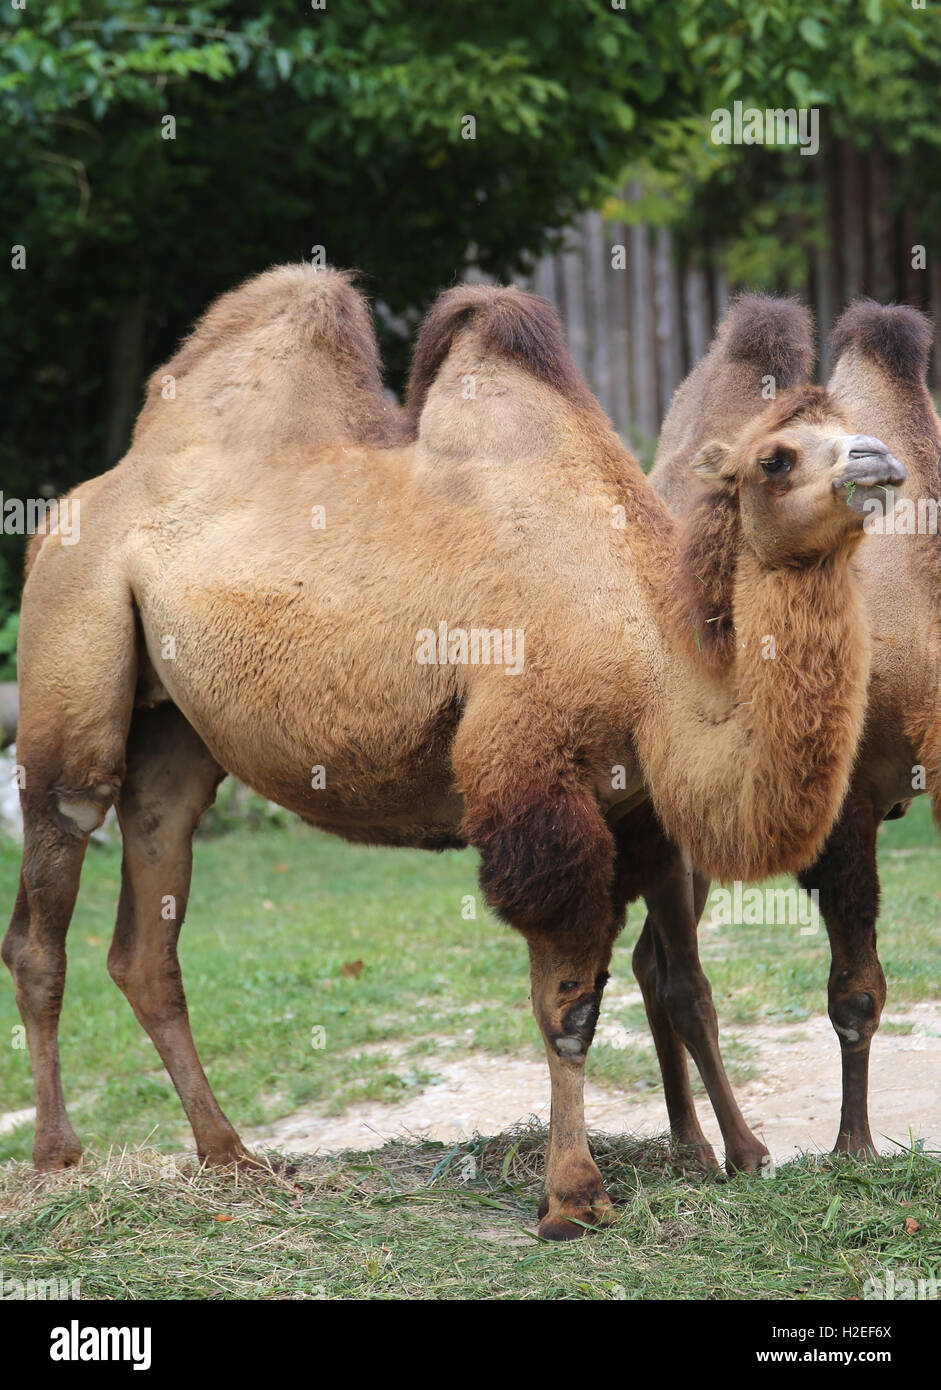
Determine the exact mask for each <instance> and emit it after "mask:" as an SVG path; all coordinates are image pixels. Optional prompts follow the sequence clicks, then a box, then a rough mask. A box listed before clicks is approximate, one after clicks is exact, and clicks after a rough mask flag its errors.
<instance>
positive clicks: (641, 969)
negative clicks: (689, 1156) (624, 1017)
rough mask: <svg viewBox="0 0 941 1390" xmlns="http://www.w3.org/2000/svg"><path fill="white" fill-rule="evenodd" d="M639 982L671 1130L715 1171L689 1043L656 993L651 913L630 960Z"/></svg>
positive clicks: (677, 1141) (714, 1157) (715, 1166)
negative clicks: (696, 1098)
mask: <svg viewBox="0 0 941 1390" xmlns="http://www.w3.org/2000/svg"><path fill="white" fill-rule="evenodd" d="M631 964H632V966H633V969H634V975H635V977H636V979H637V983H638V984H639V985H640V989H641V993H642V994H643V996H644V1009H645V1010H646V1013H647V1023H648V1024H649V1026H650V1032H651V1036H652V1037H653V1041H654V1047H655V1048H656V1049H657V1061H658V1062H659V1063H660V1076H661V1078H662V1080H663V1098H664V1100H665V1101H666V1107H667V1116H668V1117H669V1121H670V1133H671V1134H672V1135H673V1138H674V1140H675V1141H676V1143H677V1144H681V1145H682V1146H683V1148H686V1149H691V1150H692V1151H693V1152H694V1153H695V1154H696V1157H697V1158H698V1160H699V1162H700V1163H701V1164H702V1166H703V1168H705V1169H707V1170H708V1171H710V1172H714V1171H715V1170H716V1169H717V1168H718V1167H719V1160H718V1159H717V1158H716V1155H715V1150H714V1149H713V1147H712V1145H711V1144H710V1143H709V1140H708V1139H707V1138H706V1136H705V1134H704V1133H703V1129H702V1125H701V1124H700V1123H699V1116H698V1115H697V1113H696V1103H695V1101H694V1100H693V1091H692V1087H691V1086H690V1084H689V1066H688V1064H687V1052H686V1045H685V1043H684V1042H683V1039H682V1038H681V1037H680V1035H679V1033H677V1031H676V1029H675V1028H674V1027H673V1024H672V1023H671V1022H670V1016H669V1014H668V1013H667V1010H666V1007H665V1005H664V1003H663V1001H662V999H661V998H660V997H659V995H658V993H657V953H656V943H655V933H654V927H653V923H652V921H651V919H650V917H649V916H648V917H647V918H646V919H645V921H644V929H643V931H642V932H641V934H640V936H639V937H638V939H637V945H636V946H635V947H634V955H633V958H632V961H631Z"/></svg>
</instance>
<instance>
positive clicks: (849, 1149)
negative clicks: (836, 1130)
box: [833, 1130, 879, 1161]
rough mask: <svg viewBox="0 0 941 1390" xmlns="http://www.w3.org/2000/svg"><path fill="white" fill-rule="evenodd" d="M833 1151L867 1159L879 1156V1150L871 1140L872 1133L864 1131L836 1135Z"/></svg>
mask: <svg viewBox="0 0 941 1390" xmlns="http://www.w3.org/2000/svg"><path fill="white" fill-rule="evenodd" d="M833 1153H835V1154H845V1155H846V1157H847V1158H861V1159H866V1160H867V1161H868V1160H869V1159H872V1158H878V1157H879V1150H878V1149H877V1148H876V1146H875V1144H874V1143H873V1140H872V1135H871V1134H870V1133H869V1132H868V1130H867V1131H866V1133H865V1134H860V1135H855V1134H844V1133H841V1134H839V1135H838V1137H837V1141H836V1143H835V1144H834V1145H833Z"/></svg>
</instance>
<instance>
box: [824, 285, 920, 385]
mask: <svg viewBox="0 0 941 1390" xmlns="http://www.w3.org/2000/svg"><path fill="white" fill-rule="evenodd" d="M931 339H932V330H931V320H930V319H929V318H928V316H927V315H926V314H923V313H921V311H920V310H918V309H914V308H912V306H911V305H910V304H877V303H876V301H875V300H874V299H857V300H855V301H854V302H853V303H852V304H851V305H850V306H849V308H848V309H845V310H844V312H843V313H842V314H841V316H840V318H839V319H838V320H837V325H836V327H835V328H834V330H833V336H832V337H831V339H830V356H831V359H832V362H833V365H834V366H836V364H837V362H838V361H839V360H840V358H841V357H842V356H843V353H844V352H847V351H848V350H849V349H850V348H856V349H857V350H858V351H860V352H862V353H863V354H864V355H865V356H866V357H869V358H871V359H872V360H873V361H874V362H877V363H878V364H879V366H881V367H884V368H885V370H886V371H888V372H890V373H891V374H892V376H894V377H895V378H896V379H897V380H900V381H906V382H909V383H910V384H920V383H923V382H924V379H925V374H926V372H927V369H928V353H929V352H930V350H931Z"/></svg>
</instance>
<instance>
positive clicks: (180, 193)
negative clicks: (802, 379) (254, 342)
mask: <svg viewBox="0 0 941 1390" xmlns="http://www.w3.org/2000/svg"><path fill="white" fill-rule="evenodd" d="M14 3H16V0H14ZM619 3H620V0H539V3H538V4H535V3H532V4H530V3H527V4H522V3H521V2H520V0H517V3H513V0H474V3H472V4H471V3H465V2H462V0H458V2H457V3H454V4H447V5H441V4H438V3H434V0H325V8H323V9H314V8H313V7H312V6H310V5H307V4H305V3H304V0H262V2H261V3H260V4H246V3H244V2H243V0H203V3H201V4H199V5H193V6H183V5H167V6H164V5H141V4H140V3H138V0H48V3H41V0H22V4H23V8H20V9H17V8H13V7H12V5H7V6H4V7H3V10H2V11H0V113H2V116H3V118H4V120H3V125H4V135H3V137H2V141H0V178H2V185H3V208H4V215H5V227H6V234H7V240H8V244H9V246H10V247H11V248H12V247H15V246H22V247H24V248H25V254H26V268H25V269H19V270H14V269H10V270H8V272H7V273H5V274H4V275H3V276H2V277H0V312H2V313H3V315H4V319H5V321H6V322H7V323H8V324H9V325H11V328H12V331H11V332H10V333H9V334H8V336H7V340H6V342H5V344H4V345H3V347H2V348H0V380H2V385H3V388H4V393H5V397H6V398H7V399H8V400H9V402H10V404H9V406H8V408H7V412H6V424H7V430H6V431H5V442H4V443H3V444H2V445H0V478H2V480H3V486H4V488H5V489H6V491H7V492H8V494H9V493H20V494H23V493H27V494H34V493H35V492H36V491H39V490H42V489H45V490H46V491H58V490H60V489H62V488H65V487H67V486H69V485H71V484H72V483H73V482H75V481H76V480H77V479H79V478H81V477H84V476H88V475H91V474H94V473H96V472H99V471H101V469H102V468H103V467H105V466H108V465H109V464H110V463H112V462H113V461H114V459H115V458H117V457H118V456H119V455H120V453H121V451H122V449H123V446H124V443H125V441H126V438H127V434H128V431H129V428H130V425H131V423H132V420H133V416H134V413H135V411H136V407H137V404H138V402H139V399H140V386H141V382H142V379H143V376H144V375H145V373H146V372H147V371H148V370H149V369H150V368H152V367H153V366H154V365H155V364H156V363H157V362H159V361H160V360H161V359H162V358H163V357H165V356H166V355H168V354H169V352H170V351H171V350H172V348H173V345H174V343H175V341H176V340H177V338H178V337H179V335H180V334H181V333H182V332H183V331H184V330H185V328H186V327H187V326H188V324H189V323H190V322H191V321H192V319H193V318H194V316H195V315H196V314H197V313H198V312H199V311H200V310H201V309H202V308H203V307H204V306H205V305H206V304H207V302H208V301H209V300H210V299H211V298H212V297H213V296H214V295H216V294H217V293H219V292H220V291H222V290H224V289H226V288H229V287H231V286H232V285H233V284H235V283H237V282H238V281H239V279H240V278H242V277H244V276H245V275H248V274H251V273H253V272H256V271H258V270H260V269H263V268H264V267H265V266H267V265H270V264H272V263H273V262H277V261H281V260H290V259H296V258H299V257H305V256H310V255H311V252H312V248H314V247H316V246H323V247H324V248H325V252H326V256H327V257H328V259H329V260H330V261H331V262H333V263H335V264H338V265H352V266H357V267H359V268H360V269H361V270H363V271H364V272H365V277H366V278H365V287H366V289H367V291H368V292H369V293H371V294H373V295H374V296H375V297H376V298H377V300H378V301H380V309H381V314H380V322H381V327H382V330H383V332H384V334H385V339H386V341H385V344H384V347H385V350H386V355H387V358H388V360H389V362H390V365H391V368H392V377H393V380H394V382H396V383H398V382H400V381H401V378H402V374H403V372H404V368H405V365H406V358H407V338H408V330H409V326H410V324H411V323H412V322H413V320H414V317H415V315H416V314H417V313H418V312H419V311H420V310H421V309H422V308H423V307H424V306H425V305H426V304H427V302H428V301H429V300H430V298H431V297H432V296H433V295H434V294H435V293H436V292H437V291H438V290H439V289H441V288H442V287H443V286H445V285H447V284H449V283H451V282H452V281H453V280H454V279H455V278H456V277H459V276H460V275H461V274H462V273H463V272H464V271H465V270H466V268H467V267H468V266H469V265H472V264H473V265H478V266H480V267H481V268H483V269H484V270H485V271H488V272H490V273H492V274H494V275H497V276H501V277H506V276H509V275H512V274H514V273H515V272H517V271H518V270H519V269H521V268H524V267H525V266H526V265H527V264H528V263H529V262H530V261H531V260H532V258H533V257H535V256H536V255H538V254H539V253H540V252H542V251H543V250H544V249H545V248H546V247H547V246H548V245H549V244H551V242H552V240H553V238H554V237H555V236H556V235H557V229H559V228H564V226H565V225H566V223H568V222H569V221H570V220H571V218H572V217H573V216H574V215H575V214H576V213H577V212H579V211H580V210H581V209H583V208H585V207H587V206H591V205H596V206H597V205H599V204H600V203H601V202H602V200H603V199H604V198H605V197H606V196H609V195H610V194H611V192H612V190H614V189H616V188H617V187H618V186H619V180H620V179H621V177H622V176H623V173H624V171H625V169H626V168H627V167H628V166H630V165H640V167H641V168H642V169H643V171H644V174H645V177H646V178H647V181H648V184H649V188H650V190H651V197H652V198H653V201H654V202H655V203H656V202H657V201H658V200H659V205H658V209H657V211H658V214H659V215H660V216H661V217H662V218H663V219H664V220H672V221H674V222H676V223H678V224H679V225H681V226H683V227H685V228H686V229H687V231H688V233H689V234H690V235H691V236H694V237H695V236H698V235H700V234H701V233H702V231H703V229H704V228H706V227H707V226H713V225H722V224H725V225H726V226H728V225H733V226H736V227H738V228H739V229H741V228H743V227H744V228H746V229H748V231H749V236H752V235H753V236H754V241H753V242H750V245H751V246H752V247H753V248H757V252H756V254H757V255H758V257H759V259H760V258H761V257H762V256H770V257H771V258H772V259H773V257H774V256H775V254H777V249H778V248H776V240H777V238H776V235H775V231H776V225H775V219H774V215H773V212H772V213H771V214H769V212H768V207H769V206H770V207H771V208H772V209H773V208H774V207H775V205H776V202H777V203H780V202H781V201H782V200H783V201H784V203H787V202H788V200H790V201H791V203H794V201H795V199H796V200H797V202H798V204H799V202H800V198H801V196H802V195H801V194H800V192H799V190H800V187H801V182H800V181H801V177H802V176H803V175H804V174H805V173H806V170H805V169H803V168H802V167H801V166H802V165H806V164H807V163H808V162H809V161H805V160H801V159H799V158H798V157H796V156H795V155H793V154H790V155H787V156H782V157H781V159H780V161H778V165H777V166H776V168H777V173H776V174H775V175H774V176H772V177H771V178H770V179H769V177H768V175H767V174H764V175H763V176H762V178H763V182H762V183H761V186H760V188H759V186H758V183H757V181H752V182H751V183H750V182H749V178H748V169H749V167H753V166H749V165H748V163H747V161H748V151H743V150H741V149H736V148H728V147H726V148H722V149H717V148H716V147H715V146H712V145H711V144H710V142H709V139H708V132H709V113H710V112H711V111H712V110H713V108H715V107H716V106H721V105H727V104H729V103H730V102H731V101H732V100H734V99H736V98H738V99H741V100H743V101H745V102H746V104H756V105H761V106H764V105H774V106H783V105H788V104H794V103H797V104H817V105H820V106H821V107H823V108H825V111H826V118H827V121H828V123H829V128H830V130H831V131H832V132H833V133H834V134H836V135H839V136H845V137H848V138H850V139H853V140H854V141H856V143H858V144H860V145H862V146H865V145H867V144H871V143H874V142H879V143H880V144H881V145H882V146H883V147H884V148H886V149H887V150H888V151H890V152H891V154H892V155H893V156H894V157H895V166H896V170H897V188H896V196H897V197H899V198H902V199H904V198H908V199H911V200H913V204H914V203H917V206H918V207H919V209H921V210H922V211H923V212H924V214H925V217H926V220H927V221H928V222H930V223H931V229H929V230H930V235H932V236H933V235H934V233H933V226H934V225H936V224H937V221H938V216H937V214H938V211H939V208H938V179H937V176H936V175H937V149H938V143H939V140H941V133H939V129H938V126H937V122H936V119H935V110H934V105H935V102H936V93H937V86H938V76H939V71H941V29H939V19H938V7H937V5H936V4H935V3H934V0H926V9H924V10H921V9H917V8H915V7H914V6H913V5H910V4H908V3H907V0H770V3H769V2H768V0H673V3H671V4H666V5H665V4H663V3H662V2H661V0H623V8H615V6H616V5H618V4H619ZM467 116H473V118H474V121H475V123H476V130H475V132H474V134H475V138H473V139H467V138H464V137H465V135H466V134H467V133H468V132H467V123H466V122H465V120H464V118H465V117H467ZM168 118H172V122H173V123H174V125H175V128H172V133H173V134H174V135H175V138H172V139H171V138H165V137H166V136H167V135H168V134H169V133H171V126H170V123H169V122H168ZM743 171H744V172H743ZM795 190H797V192H795ZM758 193H760V195H761V196H760V197H758V196H757V195H758ZM769 199H770V202H769ZM760 209H761V210H760ZM762 219H763V220H762ZM752 224H754V225H752ZM925 239H926V240H929V239H930V237H929V236H928V235H926V237H925ZM780 249H781V250H782V252H783V250H784V248H780ZM11 254H12V253H11ZM792 254H793V250H792ZM746 263H747V259H746ZM0 540H2V541H3V543H4V544H6V543H7V538H5V537H4V538H0ZM4 557H5V558H4ZM4 564H5V565H6V572H5V573H4V571H3V570H2V566H3V565H4ZM15 571H16V563H15V561H14V559H12V558H11V556H10V554H9V546H7V549H6V550H4V549H3V546H2V545H0V586H3V585H4V584H5V585H6V587H7V589H8V590H9V589H11V588H12V587H13V586H14V585H15V579H14V578H12V576H13V575H14V574H15ZM3 607H4V604H3V601H2V598H0V614H2V611H3Z"/></svg>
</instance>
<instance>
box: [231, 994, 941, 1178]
mask: <svg viewBox="0 0 941 1390" xmlns="http://www.w3.org/2000/svg"><path fill="white" fill-rule="evenodd" d="M883 1021H884V1022H885V1023H887V1024H900V1025H905V1026H911V1027H912V1028H913V1032H912V1033H911V1034H910V1035H908V1036H905V1035H901V1034H898V1033H890V1032H887V1031H884V1030H883V1031H881V1032H880V1033H879V1034H878V1035H877V1037H876V1041H875V1043H874V1044H873V1049H872V1064H871V1083H870V1117H871V1121H872V1130H873V1135H874V1137H875V1139H876V1143H877V1144H878V1146H879V1147H880V1148H881V1149H882V1150H883V1151H884V1152H887V1153H888V1152H893V1151H897V1146H898V1145H899V1144H901V1145H904V1146H907V1145H908V1143H909V1135H910V1131H913V1132H914V1135H915V1137H916V1138H918V1139H923V1140H924V1141H925V1144H926V1146H927V1147H928V1148H930V1149H935V1150H939V1151H941V1084H939V1083H941V1003H938V1002H931V1003H925V1004H914V1005H912V1006H911V1007H910V1008H909V1009H907V1010H906V1012H905V1013H904V1014H895V1013H892V1014H888V1013H887V1014H886V1015H885V1016H884V1020H883ZM732 1036H738V1037H740V1038H742V1039H743V1040H744V1041H746V1042H748V1043H749V1044H750V1045H751V1047H752V1048H753V1050H754V1056H753V1059H752V1061H753V1065H754V1066H755V1068H756V1070H757V1072H758V1074H759V1075H758V1079H756V1080H755V1081H752V1082H749V1083H748V1084H747V1085H744V1086H740V1087H738V1088H737V1095H738V1100H739V1104H740V1105H741V1108H742V1110H743V1112H744V1114H745V1118H746V1120H747V1121H748V1123H749V1124H750V1125H751V1126H752V1128H753V1129H754V1131H755V1133H756V1134H758V1135H759V1136H760V1137H761V1138H762V1139H763V1140H764V1142H765V1143H766V1144H767V1145H768V1147H769V1148H770V1150H771V1152H772V1154H773V1156H774V1158H775V1160H776V1161H777V1162H779V1163H781V1162H784V1161H785V1160H786V1159H788V1158H792V1157H793V1156H794V1155H795V1154H797V1153H800V1152H804V1151H810V1152H814V1151H821V1152H826V1151H827V1150H829V1149H830V1148H831V1147H832V1145H833V1141H834V1139H835V1138H836V1132H837V1127H838V1125H839V1118H840V1050H839V1046H838V1044H837V1040H836V1037H835V1035H834V1032H833V1029H832V1028H831V1026H830V1022H829V1019H827V1018H826V1017H823V1018H815V1019H813V1020H809V1021H808V1022H806V1023H802V1024H800V1025H797V1026H781V1027H777V1026H771V1025H767V1024H766V1025H762V1026H760V1027H752V1028H737V1029H733V1028H725V1029H723V1037H724V1038H726V1039H728V1038H730V1037H732ZM434 1066H435V1071H436V1081H435V1083H434V1084H433V1085H429V1086H427V1087H426V1088H425V1089H424V1090H423V1091H422V1092H421V1093H420V1094H418V1095H416V1096H412V1097H411V1098H410V1099H408V1100H404V1101H401V1102H398V1103H392V1104H386V1103H383V1102H381V1101H364V1102H362V1103H361V1104H358V1105H353V1106H351V1107H350V1108H349V1109H348V1110H347V1111H346V1112H345V1113H344V1114H343V1115H340V1116H328V1115H324V1114H323V1113H322V1112H321V1111H319V1110H317V1109H310V1110H303V1111H298V1112H297V1113H296V1114H294V1115H289V1116H287V1117H286V1118H284V1119H282V1120H279V1121H277V1122H276V1123H275V1124H272V1125H265V1126H262V1127H260V1128H258V1129H256V1130H254V1131H252V1132H251V1133H249V1134H247V1135H246V1136H245V1137H246V1138H247V1139H249V1140H250V1141H251V1142H252V1143H254V1144H258V1145H262V1146H265V1147H269V1146H270V1147H271V1148H275V1149H278V1150H282V1151H286V1152H291V1153H317V1152H324V1153H329V1152H335V1151H337V1150H340V1149H373V1148H378V1147H379V1145H380V1144H382V1143H384V1142H385V1141H386V1140H387V1139H391V1138H401V1137H403V1136H412V1137H424V1138H428V1139H438V1140H442V1141H444V1142H446V1143H449V1142H456V1141H457V1140H459V1139H466V1138H469V1137H470V1136H471V1135H472V1134H473V1133H474V1132H475V1131H477V1132H478V1133H481V1134H498V1133H500V1132H502V1131H503V1130H505V1129H508V1128H509V1127H510V1126H512V1125H514V1124H516V1123H518V1122H519V1121H520V1120H521V1119H524V1118H526V1117H528V1116H530V1115H535V1116H536V1117H537V1119H539V1120H541V1121H542V1122H543V1123H548V1119H549V1078H548V1072H547V1069H546V1066H545V1063H543V1062H542V1061H540V1060H537V1059H535V1058H533V1059H530V1058H528V1057H496V1056H492V1055H490V1054H488V1053H475V1054H473V1055H471V1056H468V1057H461V1058H452V1059H448V1060H441V1061H435V1062H434ZM697 1107H698V1110H699V1115H700V1119H701V1120H702V1124H703V1128H704V1130H705V1131H706V1134H707V1135H708V1137H709V1139H710V1140H711V1141H712V1143H713V1144H714V1145H715V1147H716V1152H717V1153H718V1154H719V1155H720V1157H721V1152H722V1146H721V1138H720V1135H719V1128H718V1125H717V1124H716V1122H715V1119H714V1117H713V1115H712V1108H711V1106H710V1105H709V1102H708V1101H707V1100H705V1099H700V1100H699V1101H697ZM585 1110H586V1115H587V1118H588V1125H589V1128H590V1129H593V1130H597V1131H600V1132H602V1133H608V1134H623V1133H628V1132H629V1133H631V1134H637V1135H654V1134H659V1133H662V1132H663V1131H664V1130H665V1129H666V1128H667V1127H668V1122H667V1113H666V1107H665V1105H664V1103H663V1099H662V1096H661V1095H660V1094H659V1093H658V1092H650V1093H646V1094H638V1093H632V1092H626V1093H619V1092H615V1091H613V1090H610V1089H608V1088H606V1087H603V1086H599V1085H597V1084H595V1083H593V1082H589V1083H588V1084H587V1085H586V1087H585Z"/></svg>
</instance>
